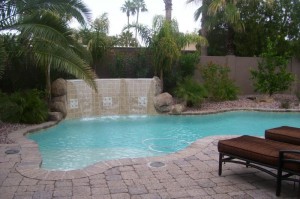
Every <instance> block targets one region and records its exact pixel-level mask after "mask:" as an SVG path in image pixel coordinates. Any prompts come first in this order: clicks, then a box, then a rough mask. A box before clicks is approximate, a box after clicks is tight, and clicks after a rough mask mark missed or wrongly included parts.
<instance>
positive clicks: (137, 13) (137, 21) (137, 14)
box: [135, 10, 140, 40]
mask: <svg viewBox="0 0 300 199" xmlns="http://www.w3.org/2000/svg"><path fill="white" fill-rule="evenodd" d="M139 13H140V12H139V10H138V11H137V12H136V24H138V23H139ZM136 39H137V27H135V40H136Z"/></svg>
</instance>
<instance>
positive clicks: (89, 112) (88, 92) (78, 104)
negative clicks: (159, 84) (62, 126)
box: [67, 79, 156, 119]
mask: <svg viewBox="0 0 300 199" xmlns="http://www.w3.org/2000/svg"><path fill="white" fill-rule="evenodd" d="M96 84H97V88H98V92H95V91H94V90H92V89H91V88H90V87H89V86H88V85H87V84H86V83H85V82H84V81H83V80H67V91H68V92H67V118H69V119H71V118H82V117H93V116H100V115H127V114H156V110H155V108H154V105H153V98H154V96H155V87H156V86H155V80H154V79H97V80H96Z"/></svg>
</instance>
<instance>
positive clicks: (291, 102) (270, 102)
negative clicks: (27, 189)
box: [0, 94, 300, 144]
mask: <svg viewBox="0 0 300 199" xmlns="http://www.w3.org/2000/svg"><path fill="white" fill-rule="evenodd" d="M224 109H264V110H265V109H271V110H275V109H276V110H277V109H280V110H283V111H284V110H285V109H294V110H295V109H299V110H300V106H299V100H298V98H297V97H296V96H295V95H286V94H276V95H274V96H273V97H272V98H271V99H270V98H268V97H266V96H262V95H247V96H246V95H244V96H239V97H238V99H237V100H234V101H224V102H204V103H202V105H201V107H197V108H187V109H186V111H185V113H191V114H196V113H201V112H207V111H219V110H224ZM28 126H30V125H28V124H10V123H0V144H11V143H13V140H9V139H8V136H7V135H8V134H9V133H10V132H13V131H16V130H18V129H21V128H24V127H28Z"/></svg>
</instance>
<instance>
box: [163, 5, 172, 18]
mask: <svg viewBox="0 0 300 199" xmlns="http://www.w3.org/2000/svg"><path fill="white" fill-rule="evenodd" d="M164 2H165V9H166V20H167V21H171V20H172V5H173V4H172V0H164Z"/></svg>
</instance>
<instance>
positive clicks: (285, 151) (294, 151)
mask: <svg viewBox="0 0 300 199" xmlns="http://www.w3.org/2000/svg"><path fill="white" fill-rule="evenodd" d="M285 153H293V154H300V150H280V151H279V154H282V155H283V154H285Z"/></svg>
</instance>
